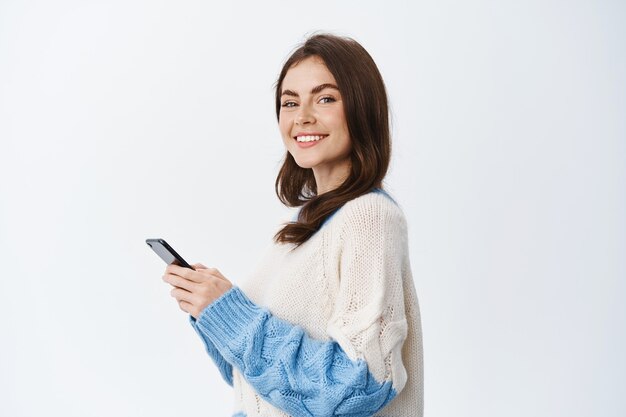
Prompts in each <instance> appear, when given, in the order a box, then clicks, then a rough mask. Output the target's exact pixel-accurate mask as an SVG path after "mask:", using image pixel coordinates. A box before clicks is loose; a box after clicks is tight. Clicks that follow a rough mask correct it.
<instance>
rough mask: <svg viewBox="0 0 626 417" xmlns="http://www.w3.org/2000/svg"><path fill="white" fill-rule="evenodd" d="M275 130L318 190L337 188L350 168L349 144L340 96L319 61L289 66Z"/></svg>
mask: <svg viewBox="0 0 626 417" xmlns="http://www.w3.org/2000/svg"><path fill="white" fill-rule="evenodd" d="M280 100H281V101H280V104H281V107H280V115H279V128H280V133H281V135H282V137H283V142H284V143H285V147H286V148H287V151H288V152H289V153H290V154H291V155H292V156H293V158H294V159H295V161H296V163H297V164H298V166H300V167H301V168H312V169H313V173H314V175H315V180H316V183H317V188H318V194H319V193H320V191H322V192H323V191H324V190H325V189H330V188H332V187H334V186H337V185H339V184H340V183H341V181H343V179H344V178H345V177H346V176H347V173H348V172H349V169H350V151H351V142H350V134H349V132H348V124H347V122H346V117H345V113H344V109H343V102H342V99H341V94H340V93H339V89H338V88H337V83H336V81H335V78H334V77H333V75H332V74H331V73H330V71H329V70H328V68H327V67H326V65H325V64H324V62H323V61H322V60H321V58H319V57H317V56H311V57H308V58H306V59H304V60H302V61H301V62H299V63H298V64H296V65H294V66H292V67H291V68H290V69H289V70H288V71H287V74H286V75H285V78H284V79H283V82H282V85H281V98H280Z"/></svg>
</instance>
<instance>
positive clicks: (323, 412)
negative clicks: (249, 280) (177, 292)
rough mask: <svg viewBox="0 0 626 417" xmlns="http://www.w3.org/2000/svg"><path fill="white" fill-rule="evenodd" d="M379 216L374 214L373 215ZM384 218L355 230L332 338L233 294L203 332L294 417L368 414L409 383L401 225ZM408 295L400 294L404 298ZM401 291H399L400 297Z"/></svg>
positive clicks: (346, 245)
mask: <svg viewBox="0 0 626 417" xmlns="http://www.w3.org/2000/svg"><path fill="white" fill-rule="evenodd" d="M367 217H372V216H367ZM396 220H397V219H396V218H393V217H389V216H385V215H382V214H380V213H379V215H376V216H374V217H372V218H371V219H370V220H364V221H365V222H366V223H367V228H366V229H361V227H362V226H363V225H362V224H361V223H359V222H358V221H357V222H356V223H354V224H351V225H348V227H347V228H345V230H344V231H345V234H344V236H343V237H342V247H343V249H342V253H341V256H340V259H341V264H340V265H339V268H340V274H341V276H340V280H341V284H340V291H339V294H338V295H337V296H336V303H335V307H334V313H333V315H332V320H331V322H330V324H329V325H328V331H329V334H330V336H331V337H332V339H331V340H327V341H323V340H317V339H314V338H312V337H310V336H309V335H308V334H307V333H306V332H305V331H304V330H303V329H302V328H301V327H300V326H297V325H295V324H292V323H289V322H287V321H285V320H281V319H279V318H277V317H275V316H273V315H272V314H271V313H270V312H269V310H267V309H266V308H264V307H261V306H258V305H256V304H255V303H253V302H252V301H251V300H250V299H249V298H248V297H247V296H246V295H245V294H244V293H243V291H241V289H239V288H238V287H233V288H232V289H231V290H229V291H228V292H227V293H226V294H224V295H223V296H222V297H220V298H219V299H218V300H216V301H215V302H213V303H212V304H211V305H209V306H208V307H207V308H206V309H205V310H204V311H203V312H202V313H201V314H200V317H199V319H198V322H197V329H198V331H199V333H200V334H202V335H203V337H206V338H207V339H208V340H209V341H210V342H211V343H212V344H213V346H214V347H215V348H216V349H217V351H219V353H220V354H221V355H222V357H223V358H224V359H225V360H226V361H227V362H228V363H230V364H231V365H232V366H234V367H236V368H237V369H238V370H239V371H240V373H241V374H242V376H243V377H244V378H245V379H246V381H247V382H248V383H249V384H250V385H251V386H252V387H254V389H255V390H256V392H257V393H258V394H259V395H260V396H261V397H262V398H263V399H265V400H266V401H267V402H269V403H270V404H273V405H274V406H276V407H278V408H280V409H282V410H284V411H285V412H286V413H288V414H290V415H292V416H293V417H305V416H306V417H317V416H320V417H321V416H345V417H368V416H372V415H374V414H375V413H377V412H378V411H379V410H380V409H382V408H383V407H384V406H385V405H387V404H388V403H389V401H391V400H392V399H393V398H395V396H396V395H397V394H398V392H400V390H401V389H402V387H403V386H404V383H405V381H406V372H405V371H404V368H403V366H402V362H401V356H400V350H401V346H402V343H403V341H404V339H405V338H406V333H407V327H406V320H405V319H404V309H403V303H402V294H401V289H402V285H401V274H400V263H401V262H400V261H398V259H396V258H397V257H398V256H399V257H400V258H401V257H402V253H403V252H402V250H403V248H402V247H401V246H402V245H403V242H404V240H403V239H404V238H403V237H402V236H400V237H398V236H391V235H392V234H395V233H401V232H402V230H401V224H400V223H397V224H396V223H394V222H396ZM399 291H400V292H399ZM398 292H399V293H398Z"/></svg>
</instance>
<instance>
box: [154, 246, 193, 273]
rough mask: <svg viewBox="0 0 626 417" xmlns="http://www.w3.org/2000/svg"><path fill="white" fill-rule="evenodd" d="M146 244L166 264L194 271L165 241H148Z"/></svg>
mask: <svg viewBox="0 0 626 417" xmlns="http://www.w3.org/2000/svg"><path fill="white" fill-rule="evenodd" d="M146 243H147V244H148V246H150V247H151V248H152V250H153V251H155V252H156V254H157V255H159V256H160V257H161V259H163V260H164V261H165V263H166V264H168V265H169V264H174V265H180V266H182V267H184V268H189V269H194V268H193V267H192V266H191V265H189V264H188V263H187V261H185V260H184V259H183V257H182V256H180V255H179V254H178V253H177V252H176V251H175V250H174V249H173V248H172V247H171V246H170V245H169V244H168V243H167V242H166V241H165V240H164V239H146Z"/></svg>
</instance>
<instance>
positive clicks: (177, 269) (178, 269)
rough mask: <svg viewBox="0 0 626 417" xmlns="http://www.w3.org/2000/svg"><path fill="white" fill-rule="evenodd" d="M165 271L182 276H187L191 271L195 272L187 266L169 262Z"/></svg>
mask: <svg viewBox="0 0 626 417" xmlns="http://www.w3.org/2000/svg"><path fill="white" fill-rule="evenodd" d="M165 272H166V273H168V274H174V275H178V276H180V277H185V278H186V276H187V275H189V273H190V272H194V271H193V269H189V268H185V267H182V266H180V265H176V264H169V265H168V266H167V267H165Z"/></svg>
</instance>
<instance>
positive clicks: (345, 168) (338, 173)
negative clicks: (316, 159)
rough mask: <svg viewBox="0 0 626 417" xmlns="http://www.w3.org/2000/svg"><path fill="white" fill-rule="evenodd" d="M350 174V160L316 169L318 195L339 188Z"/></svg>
mask: <svg viewBox="0 0 626 417" xmlns="http://www.w3.org/2000/svg"><path fill="white" fill-rule="evenodd" d="M349 174H350V160H346V161H345V162H343V163H341V164H334V165H332V166H323V167H314V168H313V176H314V177H315V185H316V187H317V195H320V194H324V193H327V192H328V191H332V190H334V189H335V188H337V187H339V186H340V185H341V184H343V182H344V181H345V180H346V178H348V175H349Z"/></svg>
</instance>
